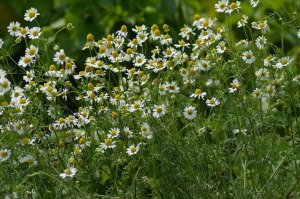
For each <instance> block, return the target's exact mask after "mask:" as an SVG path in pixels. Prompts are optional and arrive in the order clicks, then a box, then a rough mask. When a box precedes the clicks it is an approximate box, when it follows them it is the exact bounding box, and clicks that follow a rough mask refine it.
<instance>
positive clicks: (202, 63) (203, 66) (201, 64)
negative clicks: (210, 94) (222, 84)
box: [197, 60, 211, 71]
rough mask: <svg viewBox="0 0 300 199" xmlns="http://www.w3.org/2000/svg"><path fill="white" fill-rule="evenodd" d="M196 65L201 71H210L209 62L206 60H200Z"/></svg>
mask: <svg viewBox="0 0 300 199" xmlns="http://www.w3.org/2000/svg"><path fill="white" fill-rule="evenodd" d="M197 65H198V68H199V70H201V71H209V70H210V69H211V65H210V61H207V60H200V61H199V62H198V64H197Z"/></svg>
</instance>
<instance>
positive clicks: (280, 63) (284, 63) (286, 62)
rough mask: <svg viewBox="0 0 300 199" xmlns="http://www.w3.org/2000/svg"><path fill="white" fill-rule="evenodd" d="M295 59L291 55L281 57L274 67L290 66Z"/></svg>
mask: <svg viewBox="0 0 300 199" xmlns="http://www.w3.org/2000/svg"><path fill="white" fill-rule="evenodd" d="M292 61H293V60H292V59H291V58H290V57H282V58H280V59H279V60H278V61H277V63H276V64H275V65H273V66H274V68H277V69H281V68H282V67H284V66H288V65H289V64H290V63H291V62H292Z"/></svg>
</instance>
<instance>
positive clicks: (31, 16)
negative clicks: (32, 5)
mask: <svg viewBox="0 0 300 199" xmlns="http://www.w3.org/2000/svg"><path fill="white" fill-rule="evenodd" d="M35 15H36V13H35V11H30V12H29V13H28V16H29V18H34V17H35Z"/></svg>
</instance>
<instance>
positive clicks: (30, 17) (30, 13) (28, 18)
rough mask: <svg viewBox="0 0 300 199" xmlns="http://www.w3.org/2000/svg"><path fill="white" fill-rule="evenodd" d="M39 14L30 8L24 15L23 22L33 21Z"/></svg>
mask: <svg viewBox="0 0 300 199" xmlns="http://www.w3.org/2000/svg"><path fill="white" fill-rule="evenodd" d="M38 15H40V13H38V11H37V9H36V8H30V9H28V10H26V12H25V14H24V20H25V21H33V20H34V19H35V18H36V17H37V16H38Z"/></svg>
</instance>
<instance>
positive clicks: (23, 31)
mask: <svg viewBox="0 0 300 199" xmlns="http://www.w3.org/2000/svg"><path fill="white" fill-rule="evenodd" d="M28 33H29V28H28V27H22V28H20V31H19V32H18V33H17V36H18V37H24V38H25V37H26V35H27V34H28Z"/></svg>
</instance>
